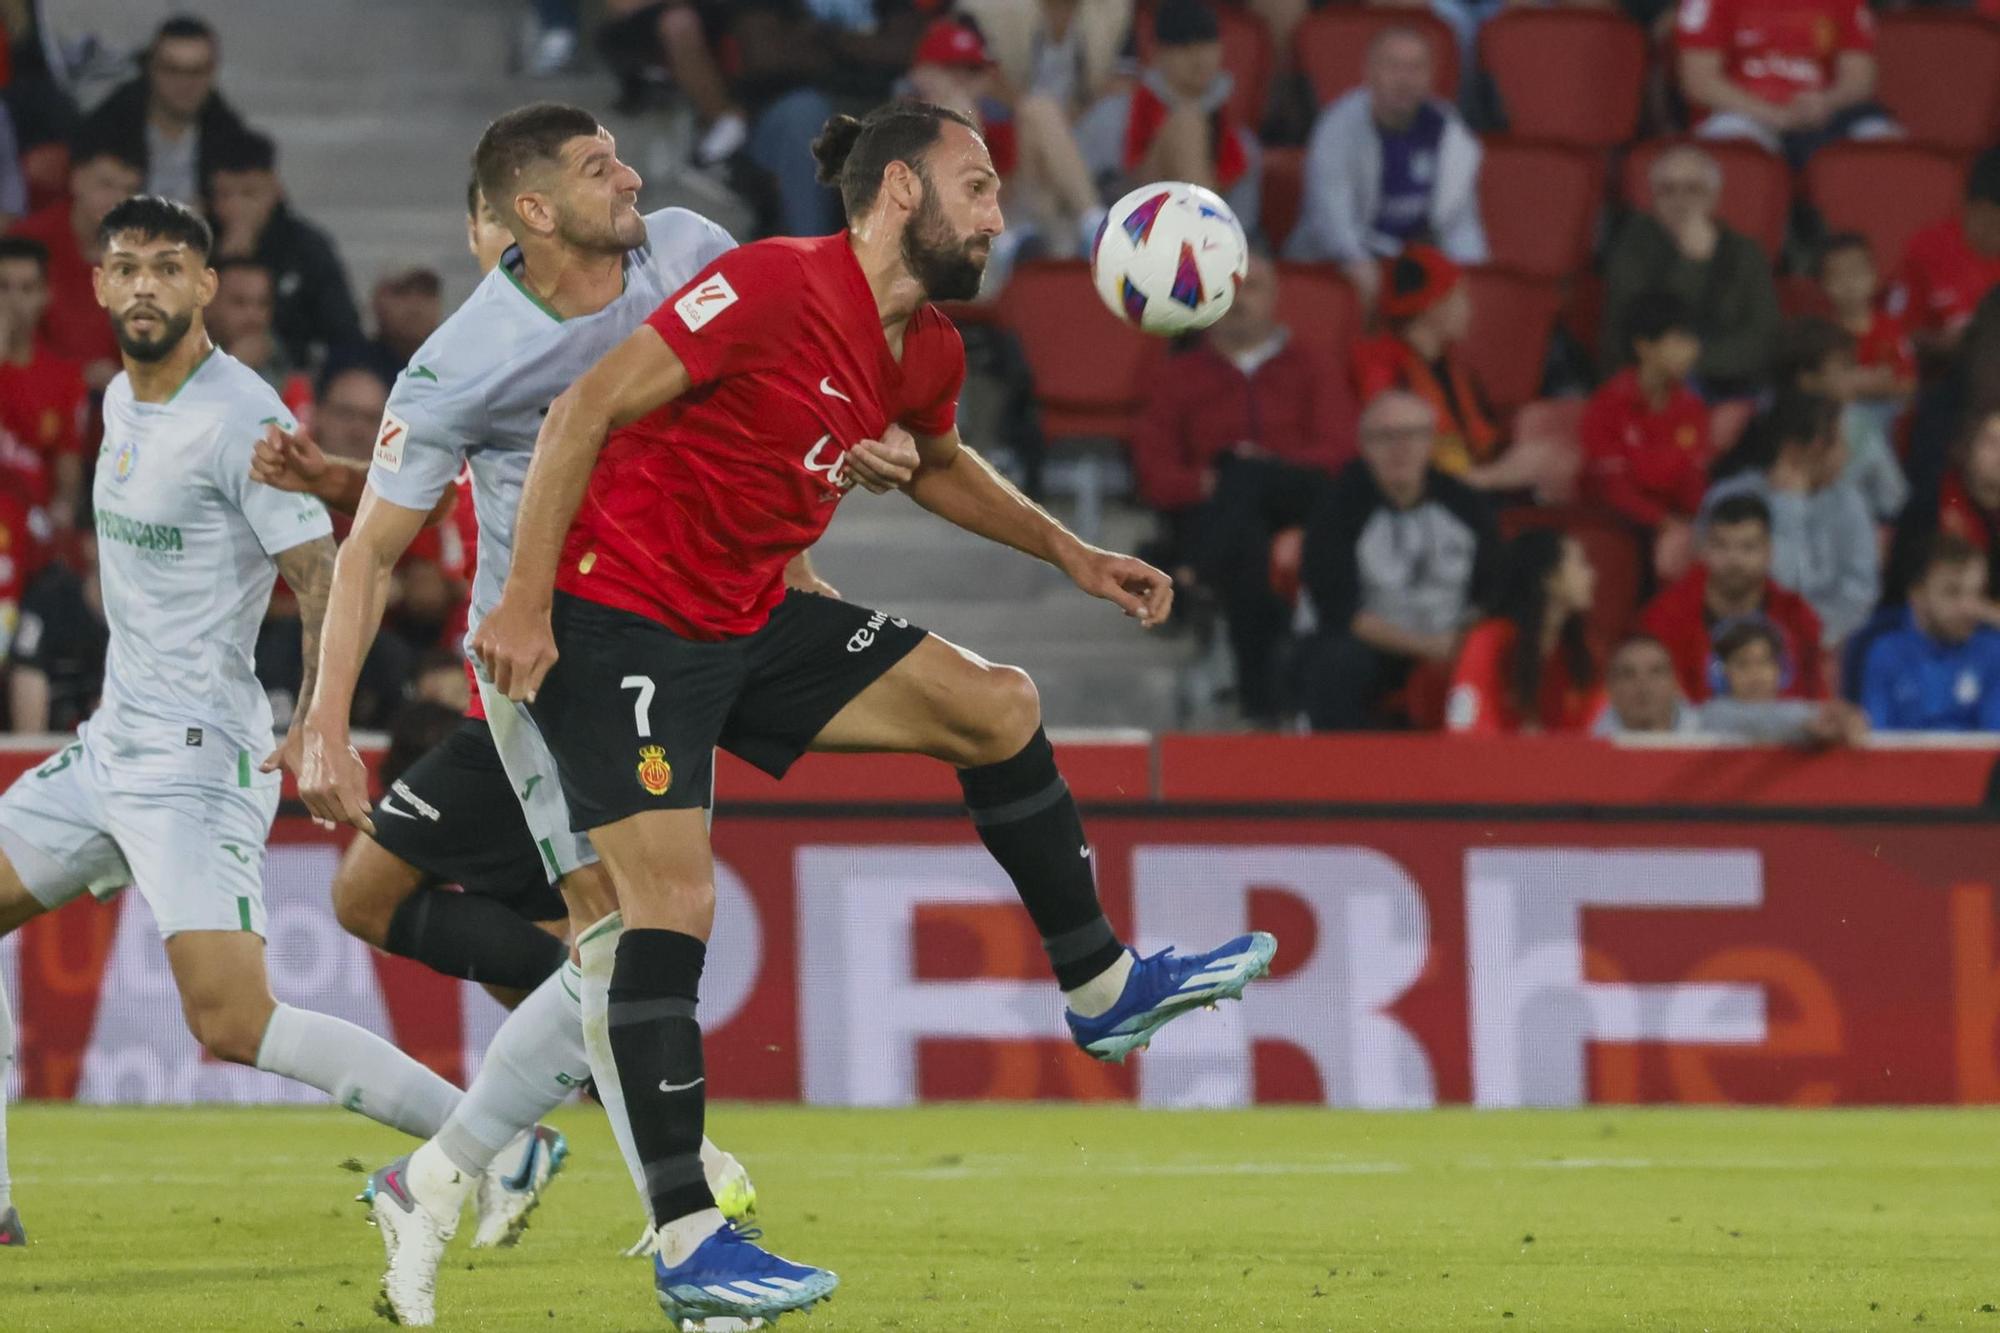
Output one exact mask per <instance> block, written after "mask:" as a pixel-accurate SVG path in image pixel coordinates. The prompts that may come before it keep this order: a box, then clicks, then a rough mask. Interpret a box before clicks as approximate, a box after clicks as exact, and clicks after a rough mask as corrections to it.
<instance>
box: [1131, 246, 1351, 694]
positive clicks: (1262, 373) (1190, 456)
mask: <svg viewBox="0 0 2000 1333" xmlns="http://www.w3.org/2000/svg"><path fill="white" fill-rule="evenodd" d="M1353 416H1354V402H1353V399H1352V397H1351V396H1350V395H1349V393H1348V389H1347V385H1346V384H1344V383H1342V382H1341V381H1340V380H1339V379H1338V377H1335V376H1330V375H1326V374H1323V373H1320V369H1319V366H1318V364H1317V363H1316V362H1315V360H1314V359H1313V358H1312V356H1311V355H1310V354H1308V352H1307V351H1306V350H1305V348H1304V347H1302V346H1301V345H1300V344H1299V343H1298V342H1296V341H1295V340H1294V339H1293V338H1292V335H1291V330H1289V329H1287V328H1286V327H1285V326H1284V325H1283V324H1281V323H1279V322H1278V275H1277V268H1276V266H1275V265H1274V264H1272V262H1271V261H1270V259H1268V258H1266V257H1265V256H1263V255H1253V256H1252V257H1251V260H1250V268H1249V272H1248V274H1247V275H1246V276H1245V277H1244V279H1243V285H1242V286H1241V287H1240V288H1239V289H1238V290H1237V293H1236V301H1235V303H1234V304H1233V305H1231V306H1230V308H1229V312H1228V313H1227V314H1225V315H1224V316H1223V317H1222V318H1221V319H1220V320H1218V321H1217V322H1216V324H1215V326H1214V327H1213V328H1211V329H1210V330H1209V331H1208V332H1207V333H1206V334H1205V335H1203V337H1202V339H1201V342H1200V343H1199V345H1198V346H1196V347H1195V348H1194V349H1193V350H1192V351H1189V352H1187V353H1185V354H1183V355H1181V356H1176V357H1170V358H1168V359H1167V360H1166V361H1164V362H1163V363H1162V364H1161V365H1160V367H1159V370H1158V372H1157V374H1156V376H1155V379H1154V382H1153V384H1152V386H1151V391H1150V392H1149V393H1148V394H1147V395H1146V399H1145V408H1144V410H1143V412H1142V414H1141V416H1140V418H1139V421H1138V423H1137V425H1136V426H1135V428H1134V432H1133V438H1132V461H1133V465H1134V467H1135V469H1136V470H1137V472H1138V480H1139V494H1140V497H1141V498H1142V499H1143V500H1144V501H1145V502H1146V503H1147V504H1148V505H1149V506H1150V507H1152V508H1153V509H1155V510H1156V511H1158V512H1159V513H1160V514H1161V515H1162V517H1163V519H1164V521H1165V523H1166V525H1167V533H1168V545H1169V548H1170V551H1171V555H1170V557H1169V558H1170V559H1172V560H1173V562H1174V565H1175V566H1176V567H1177V568H1178V569H1179V571H1180V572H1179V573H1178V574H1177V577H1179V578H1181V579H1182V580H1183V581H1184V582H1188V581H1193V582H1198V583H1202V584H1207V585H1208V586H1210V587H1211V588H1213V590H1214V591H1215V593H1216V594H1217V596H1218V597H1219V598H1220V600H1221V603H1222V611H1223V616H1224V618H1225V619H1226V620H1227V622H1228V625H1229V636H1230V646H1231V648H1232V649H1233V650H1234V652H1235V657H1236V679H1237V682H1238V686H1237V689H1238V696H1237V697H1238V700H1239V702H1240V704H1241V706H1242V709H1243V712H1244V713H1245V714H1246V715H1247V716H1249V717H1250V718H1252V719H1254V720H1257V721H1259V722H1267V723H1275V722H1276V720H1277V717H1278V695H1277V682H1276V679H1275V676H1274V674H1273V672H1274V667H1273V654H1274V650H1275V649H1276V647H1277V645H1278V643H1279V641H1280V640H1281V639H1282V638H1283V636H1284V633H1285V627H1286V624H1287V622H1288V621H1289V619H1290V616H1291V608H1290V607H1288V606H1287V605H1286V604H1285V603H1284V602H1283V601H1281V600H1280V599H1279V598H1278V597H1277V595H1276V594H1275V593H1273V592H1272V590H1271V581H1270V573H1269V570H1270V547H1271V538H1272V537H1273V535H1275V534H1276V533H1277V532H1279V531H1281V530H1282V529H1285V528H1290V527H1297V526H1298V525H1299V524H1301V523H1303V522H1305V519H1306V515H1307V513H1308V511H1309V510H1310V509H1311V506H1312V503H1313V497H1314V496H1315V495H1316V494H1317V492H1318V489H1319V487H1320V485H1322V484H1323V483H1324V481H1325V479H1327V478H1329V477H1331V476H1332V475H1333V473H1334V472H1335V471H1337V470H1338V469H1339V468H1340V467H1341V466H1342V465H1343V464H1344V463H1346V462H1348V461H1349V460H1350V459H1351V458H1352V457H1353V455H1354V439H1353V433H1352V432H1353V426H1352V424H1351V422H1352V420H1353ZM1197 570H1198V571H1199V572H1198V574H1197V573H1196V571H1197ZM1190 574H1193V575H1195V577H1194V578H1193V579H1191V580H1190V579H1189V578H1188V576H1189V575H1190Z"/></svg>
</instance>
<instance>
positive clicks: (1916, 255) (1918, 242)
mask: <svg viewBox="0 0 2000 1333" xmlns="http://www.w3.org/2000/svg"><path fill="white" fill-rule="evenodd" d="M1995 284H2000V148H1989V149H1987V150H1986V151H1985V152H1983V153H1981V154H1980V155H1979V156H1978V157H1977V158H1976V159H1974V160H1973V163H1972V168H1971V170H1970V171H1968V172H1967V173H1966V177H1965V202H1964V203H1963V204H1961V205H1960V206H1959V208H1958V210H1957V211H1956V212H1954V213H1953V214H1952V215H1951V216H1950V217H1944V218H1939V219H1938V220H1937V221H1936V222H1933V223H1932V224H1931V225H1930V226H1928V227H1925V228H1924V229H1923V230H1922V231H1919V232H1917V233H1915V234H1914V235H1912V236H1911V237H1910V240H1909V244H1908V245H1907V246H1905V247H1904V250H1903V271H1902V273H1901V275H1900V276H1899V277H1898V279H1897V283H1896V290H1895V292H1894V293H1893V294H1892V295H1891V297H1890V306H1889V308H1890V309H1891V310H1892V311H1893V312H1895V313H1896V314H1897V315H1899V316H1901V317H1902V320H1903V323H1904V326H1905V327H1906V328H1907V329H1908V330H1909V333H1910V337H1911V339H1912V340H1913V341H1915V343H1916V344H1917V347H1918V349H1919V350H1920V351H1933V352H1940V353H1942V352H1949V351H1950V350H1951V349H1952V348H1954V347H1956V346H1957V345H1958V339H1959V335H1960V334H1961V333H1963V332H1964V331H1965V326H1966V323H1967V321H1969V320H1970V319H1971V318H1972V313H1973V311H1975V310H1977V309H1978V308H1979V302H1980V299H1981V298H1982V297H1984V296H1985V295H1986V293H1987V292H1989V291H1991V290H1992V289H1993V287H1994V286H1995Z"/></svg>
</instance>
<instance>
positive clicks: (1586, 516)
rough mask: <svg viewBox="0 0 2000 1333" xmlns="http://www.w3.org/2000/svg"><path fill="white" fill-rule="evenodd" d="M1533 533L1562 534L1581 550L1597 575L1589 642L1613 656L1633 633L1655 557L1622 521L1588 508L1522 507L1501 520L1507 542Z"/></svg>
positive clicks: (1508, 513) (1504, 514) (1505, 514)
mask: <svg viewBox="0 0 2000 1333" xmlns="http://www.w3.org/2000/svg"><path fill="white" fill-rule="evenodd" d="M1533 528H1558V529H1560V530H1561V531H1563V532H1564V533H1566V534H1567V535H1569V536H1571V537H1574V538H1576V540H1577V541H1578V542H1579V543H1581V544H1582V546H1583V550H1584V554H1585V555H1587V556H1589V557H1590V564H1591V567H1592V568H1593V569H1595V570H1596V571H1597V600H1596V601H1595V602H1594V603H1593V604H1592V606H1591V608H1590V636H1591V638H1592V639H1593V640H1594V641H1595V642H1596V643H1597V645H1598V647H1599V648H1600V649H1603V650H1606V651H1609V650H1610V649H1611V648H1612V647H1613V646H1615V645H1616V644H1617V643H1618V641H1619V640H1620V639H1622V638H1624V637H1625V634H1626V632H1627V631H1628V630H1630V629H1631V628H1632V619H1633V617H1634V616H1635V615H1636V614H1637V613H1638V610H1639V589H1640V587H1641V586H1642V584H1643V576H1644V573H1645V564H1646V561H1647V560H1648V559H1649V558H1650V552H1648V551H1646V550H1645V549H1644V548H1643V547H1642V546H1641V545H1640V542H1639V539H1638V537H1637V535H1636V534H1634V532H1633V531H1632V529H1631V527H1630V526H1628V525H1627V524H1626V523H1625V522H1624V521H1623V520H1621V519H1618V518H1616V517H1614V516H1613V515H1610V514H1607V513H1605V512H1603V511H1601V510H1597V509H1593V508H1589V507H1587V506H1583V505H1534V506H1528V505H1522V506H1517V507H1515V508H1513V509H1509V510H1507V511H1505V512H1504V513H1502V514H1501V515H1500V532H1501V535H1503V536H1506V537H1517V536H1519V535H1520V534H1521V533H1523V532H1527V531H1529V530H1530V529H1533Z"/></svg>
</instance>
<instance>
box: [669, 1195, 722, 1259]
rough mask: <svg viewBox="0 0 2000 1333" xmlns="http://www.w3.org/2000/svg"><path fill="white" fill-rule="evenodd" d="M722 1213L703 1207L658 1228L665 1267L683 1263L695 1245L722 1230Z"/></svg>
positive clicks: (692, 1251)
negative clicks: (696, 1211)
mask: <svg viewBox="0 0 2000 1333" xmlns="http://www.w3.org/2000/svg"><path fill="white" fill-rule="evenodd" d="M722 1220H723V1219H722V1214H721V1213H720V1212H718V1211H717V1210H716V1209H713V1208H704V1209H702V1210H701V1211H700V1212H698V1213H689V1214H688V1215H687V1216H686V1217H677V1218H675V1219H674V1220H673V1221H671V1222H669V1223H667V1224H666V1225H665V1226H663V1227H661V1228H660V1231H659V1235H660V1257H661V1258H662V1259H664V1260H666V1263H667V1267H669V1268H672V1267H674V1266H675V1265H677V1264H681V1263H685V1262H686V1261H687V1257H688V1256H689V1255H690V1254H693V1253H694V1251H695V1247H696V1246H698V1245H700V1244H701V1243H702V1242H703V1241H705V1240H707V1239H708V1238H709V1237H710V1236H713V1235H714V1234H715V1233H716V1232H718V1231H720V1230H722Z"/></svg>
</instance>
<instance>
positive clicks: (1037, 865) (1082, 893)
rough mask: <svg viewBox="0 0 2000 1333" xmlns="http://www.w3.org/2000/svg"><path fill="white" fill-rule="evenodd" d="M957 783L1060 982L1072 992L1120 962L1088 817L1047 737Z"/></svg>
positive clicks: (962, 775)
mask: <svg viewBox="0 0 2000 1333" xmlns="http://www.w3.org/2000/svg"><path fill="white" fill-rule="evenodd" d="M958 781H959V785H960V786H962V787H963V788H964V789H965V806H966V809H967V810H969V811H970V812H971V814H972V822H973V825H974V826H975V827H976V828H977V829H978V830H979V840H980V841H981V842H983V843H985V844H986V850H987V851H989V852H991V853H993V859H994V860H996V861H998V862H999V863H1000V868H1001V869H1002V870H1005V871H1006V872H1007V875H1008V877H1009V878H1010V879H1012V880H1013V881H1014V890H1015V892H1017V893H1019V894H1020V895H1021V902H1022V904H1023V905H1024V906H1026V907H1027V909H1028V915H1029V916H1030V917H1033V918H1034V922H1035V929H1036V930H1038V931H1040V932H1041V934H1042V947H1043V948H1044V949H1046V950H1047V951H1048V955H1049V962H1050V963H1051V964H1052V965H1053V966H1054V967H1055V971H1056V982H1057V984H1059V985H1060V986H1061V987H1062V988H1063V989H1064V990H1074V989H1075V988H1076V987H1078V986H1081V985H1082V984H1083V983H1084V982H1086V981H1089V980H1090V979H1091V978H1092V977H1094V976H1096V975H1097V974H1098V973H1100V972H1102V971H1103V970H1104V969H1105V968H1107V967H1110V966H1111V965H1112V964H1113V963H1115V962H1117V961H1118V955H1119V954H1120V953H1122V952H1124V949H1125V945H1124V943H1123V942H1122V941H1120V940H1119V938H1118V936H1117V935H1116V934H1114V933H1113V932H1112V930H1111V923H1110V922H1109V921H1106V920H1105V919H1104V908H1103V907H1102V906H1101V905H1100V904H1099V903H1098V901H1097V877H1096V875H1095V874H1094V873H1093V871H1092V869H1091V864H1090V854H1089V851H1090V844H1089V842H1088V841H1086V840H1085V838H1084V836H1083V818H1082V816H1080V815H1078V814H1077V811H1076V799H1075V798H1074V797H1072V796H1071V795H1070V794H1069V784H1068V783H1066V782H1064V781H1063V777H1062V774H1061V773H1059V772H1057V771H1056V754H1055V751H1054V750H1053V749H1052V748H1050V746H1049V738H1048V735H1047V733H1045V732H1043V731H1041V730H1040V729H1037V730H1036V732H1035V737H1034V739H1033V740H1031V741H1029V742H1028V744H1027V746H1026V747H1025V748H1024V749H1023V750H1022V751H1021V753H1019V754H1017V755H1015V756H1014V757H1013V758H1012V759H1003V760H1001V761H1000V762H999V763H997V764H987V765H986V766H985V767H983V768H968V769H963V770H961V771H960V772H959V775H958Z"/></svg>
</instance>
